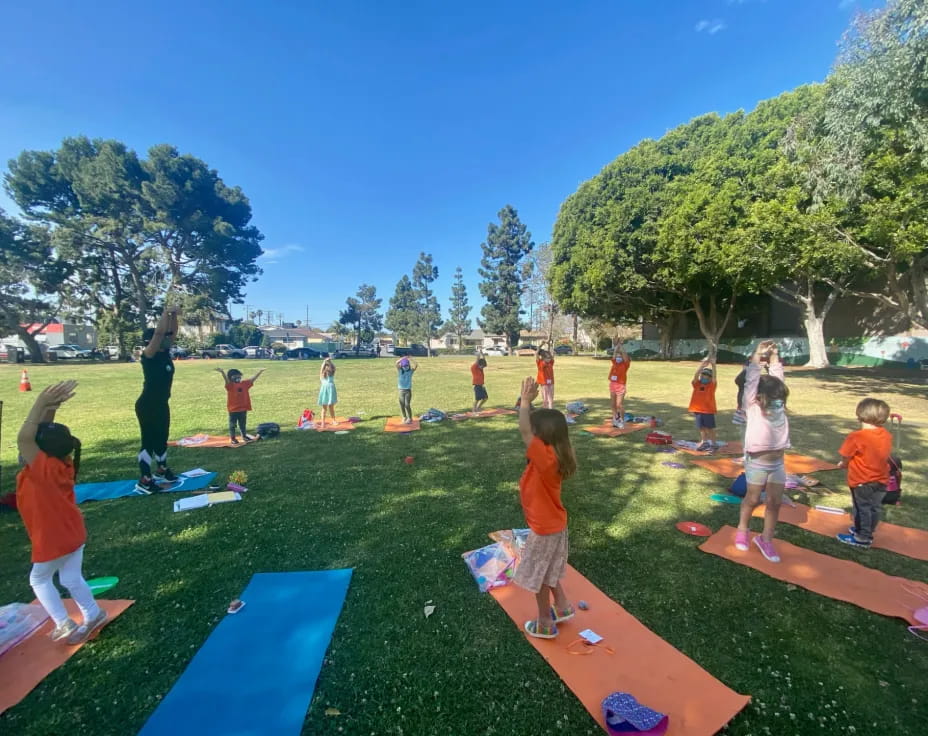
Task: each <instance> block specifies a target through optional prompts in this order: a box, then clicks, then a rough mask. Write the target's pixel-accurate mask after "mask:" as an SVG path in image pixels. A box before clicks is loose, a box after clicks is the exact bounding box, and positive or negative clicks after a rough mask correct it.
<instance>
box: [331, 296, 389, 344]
mask: <svg viewBox="0 0 928 736" xmlns="http://www.w3.org/2000/svg"><path fill="white" fill-rule="evenodd" d="M382 301H383V300H382V299H380V298H379V297H378V296H377V288H376V287H374V286H371V285H370V284H361V285H360V286H359V287H358V294H357V296H356V297H354V296H349V297H348V298H347V299H346V300H345V304H346V307H345V309H343V310H342V311H341V313H340V314H339V315H338V321H339V322H341V323H342V324H343V325H351V326H352V327H354V329H355V332H356V338H357V339H356V341H355V346H354V351H355V354H357V353H358V352H359V351H360V350H361V343H362V342H370V341H371V340H373V339H374V335H375V334H376V332H377V331H378V330H379V329H380V328H381V327H383V317H381V316H380V305H381V303H382Z"/></svg>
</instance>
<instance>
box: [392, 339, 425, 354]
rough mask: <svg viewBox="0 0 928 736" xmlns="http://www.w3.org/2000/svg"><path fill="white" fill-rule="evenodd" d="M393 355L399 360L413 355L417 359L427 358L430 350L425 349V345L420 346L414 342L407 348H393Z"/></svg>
mask: <svg viewBox="0 0 928 736" xmlns="http://www.w3.org/2000/svg"><path fill="white" fill-rule="evenodd" d="M393 354H394V355H395V356H396V357H397V358H401V357H403V356H404V355H411V356H413V357H415V358H425V357H427V356H428V354H429V351H428V348H426V347H425V345H420V344H419V343H417V342H414V343H413V344H412V345H409V346H407V347H403V348H401V347H395V348H393Z"/></svg>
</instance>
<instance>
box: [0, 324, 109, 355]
mask: <svg viewBox="0 0 928 736" xmlns="http://www.w3.org/2000/svg"><path fill="white" fill-rule="evenodd" d="M22 327H24V328H26V329H27V330H28V331H29V332H31V333H33V334H34V335H35V341H36V342H37V343H39V345H45V346H47V347H49V348H53V347H55V346H57V345H78V346H80V347H82V348H87V349H90V348H95V347H97V328H96V327H94V326H93V325H79V324H74V323H72V322H51V323H49V324H47V325H45V327H44V328H42V329H40V330H39V331H38V332H34V331H35V330H36V329H38V328H40V327H41V324H39V323H32V324H24V325H22ZM0 343H3V344H4V345H16V346H17V347H21V348H24V347H25V345H24V344H23V342H22V340H20V339H19V337H18V336H17V335H8V336H6V337H3V338H0Z"/></svg>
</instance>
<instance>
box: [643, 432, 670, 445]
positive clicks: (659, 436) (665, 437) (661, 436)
mask: <svg viewBox="0 0 928 736" xmlns="http://www.w3.org/2000/svg"><path fill="white" fill-rule="evenodd" d="M644 441H645V442H647V443H648V444H649V445H672V444H673V436H672V435H671V434H670V433H669V432H648V436H647V437H645V438H644Z"/></svg>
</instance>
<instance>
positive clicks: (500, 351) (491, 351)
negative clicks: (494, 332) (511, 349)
mask: <svg viewBox="0 0 928 736" xmlns="http://www.w3.org/2000/svg"><path fill="white" fill-rule="evenodd" d="M483 354H484V355H498V356H502V355H505V354H506V348H504V347H500V346H499V345H494V346H493V347H491V348H487V349H486V350H484V351H483Z"/></svg>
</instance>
